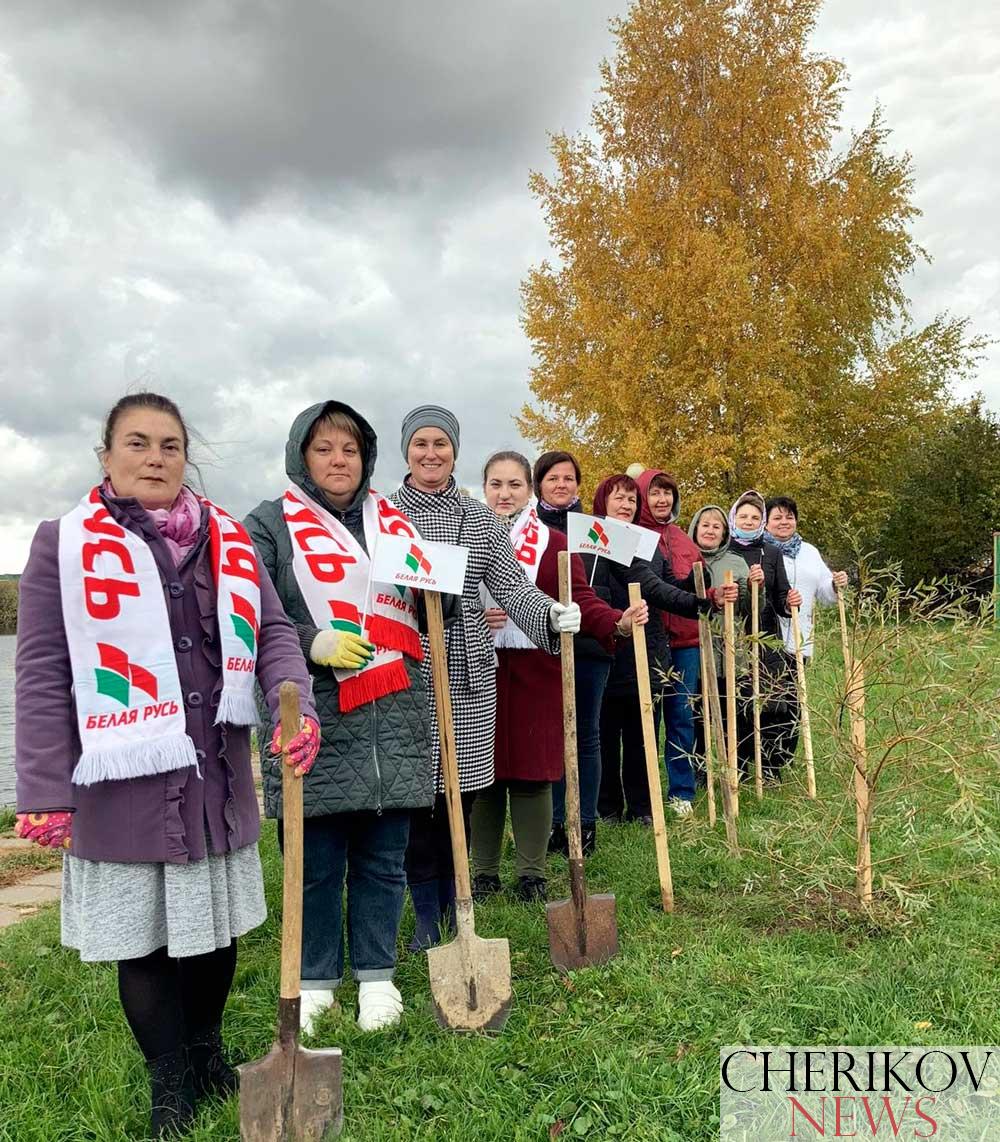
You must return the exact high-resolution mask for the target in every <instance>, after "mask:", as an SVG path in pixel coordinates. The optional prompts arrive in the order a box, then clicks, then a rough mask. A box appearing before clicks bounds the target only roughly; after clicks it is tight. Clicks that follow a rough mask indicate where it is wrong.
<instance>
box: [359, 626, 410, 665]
mask: <svg viewBox="0 0 1000 1142" xmlns="http://www.w3.org/2000/svg"><path fill="white" fill-rule="evenodd" d="M365 632H366V634H367V635H368V638H369V641H371V642H373V643H375V645H376V646H380V647H382V648H384V649H385V650H398V651H400V653H402V654H407V655H409V656H410V658H415V659H416V660H417V662H422V661H423V657H424V649H423V647H422V646H421V645H420V635H419V634H418V633H417V631H415V630H414V629H413V627H409V626H407V625H406V624H405V623H398V622H396V621H395V620H394V619H390V618H387V617H386V616H385V615H369V616H368V617H367V619H366V620H365Z"/></svg>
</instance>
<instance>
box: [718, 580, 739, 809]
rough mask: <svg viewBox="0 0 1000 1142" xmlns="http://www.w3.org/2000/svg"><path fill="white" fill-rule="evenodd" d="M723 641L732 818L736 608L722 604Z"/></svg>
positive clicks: (735, 779)
mask: <svg viewBox="0 0 1000 1142" xmlns="http://www.w3.org/2000/svg"><path fill="white" fill-rule="evenodd" d="M722 581H723V583H724V584H725V585H726V586H727V587H728V586H730V584H731V583H732V581H733V573H732V571H726V572H724V573H723V577H722ZM722 614H723V639H724V642H725V651H726V776H727V780H728V781H729V795H730V797H731V798H732V802H733V816H734V817H738V816H739V815H740V771H739V761H738V760H737V756H736V608H735V607H734V605H733V604H732V603H728V602H727V603H724V604H723V611H722Z"/></svg>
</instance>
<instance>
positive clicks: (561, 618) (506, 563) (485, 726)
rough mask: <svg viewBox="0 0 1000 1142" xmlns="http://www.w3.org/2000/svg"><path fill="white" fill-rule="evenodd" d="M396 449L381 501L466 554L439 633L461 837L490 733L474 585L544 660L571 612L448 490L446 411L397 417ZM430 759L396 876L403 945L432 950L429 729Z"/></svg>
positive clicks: (441, 846)
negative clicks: (410, 911)
mask: <svg viewBox="0 0 1000 1142" xmlns="http://www.w3.org/2000/svg"><path fill="white" fill-rule="evenodd" d="M401 446H402V451H403V458H404V459H405V460H406V463H407V467H408V468H409V473H408V475H407V476H406V479H405V480H404V481H403V484H402V486H401V487H400V488H399V490H398V491H397V492H396V493H395V494H394V495H392V496H391V497H390V499H391V500H392V501H393V503H395V504H396V506H397V507H399V508H400V509H401V510H402V511H404V512H405V513H406V515H407V516H408V518H409V519H410V520H411V521H412V522H413V524H414V526H415V527H416V528H417V530H418V531H419V532H420V534H421V535H422V536H423V537H424V538H425V539H429V540H431V541H432V542H438V543H454V544H457V545H459V546H461V547H465V548H468V551H469V562H468V567H467V570H466V573H465V587H464V590H463V592H462V606H461V614H460V616H459V619H458V622H457V623H455V624H454V625H453V626H451V627H450V628H449V629H448V630H447V631H446V632H445V642H446V644H447V649H448V674H449V680H450V685H451V704H452V711H453V714H454V718H455V745H456V751H457V754H458V772H459V779H460V784H461V790H462V808H463V811H464V813H465V816H466V830H468V817H469V812H470V810H471V807H472V801H473V799H474V797H475V794H476V792H477V791H478V790H480V789H485V788H486V787H487V786H489V785H492V784H493V745H494V736H495V729H496V656H495V654H494V651H493V641H492V639H491V637H490V632H489V628H488V626H487V624H486V616H485V613H484V611H483V604H482V600H481V597H480V593H479V586H480V584H481V583H482V584H483V585H485V587H486V590H487V591H488V592H489V593H490V595H491V596H492V597H493V598H494V599H495V600H496V605H497V606H499V607H502V608H503V609H504V611H506V613H507V614H508V615H509V616H510V618H511V619H512V620H513V622H514V623H515V624H516V625H517V626H518V627H520V628H521V630H522V631H524V633H525V634H526V635H527V636H528V638H529V639H531V641H532V642H533V643H534V644H535V645H536V646H538V647H540V648H541V649H542V650H547V651H548V652H549V653H550V654H556V653H558V651H559V634H560V633H561V632H562V631H569V632H573V633H575V632H576V631H578V630H579V629H580V608H579V607H578V606H577V605H576V604H575V603H572V604H570V606H569V607H563V606H561V605H560V604H559V603H557V602H554V601H553V600H552V599H551V598H550V597H549V596H548V595H546V594H544V593H543V592H542V591H539V590H538V589H537V588H536V587H535V586H534V585H533V584H532V583H530V582H529V580H528V578H527V576H526V575H525V574H524V572H523V571H522V569H521V567H520V566H519V564H518V562H517V560H516V559H515V557H514V551H513V548H512V547H511V543H510V539H509V537H508V535H507V532H506V531H505V530H504V528H503V525H502V524H501V523H500V521H499V520H498V519H497V517H496V516H495V515H494V514H493V512H491V511H490V510H489V508H487V507H486V505H485V504H482V503H480V502H479V501H478V500H474V499H472V498H471V497H470V496H467V495H464V494H463V493H462V492H460V491H459V490H458V486H457V485H456V483H455V478H454V476H453V474H452V473H453V471H454V468H455V459H456V457H457V456H458V447H459V425H458V420H457V418H456V417H455V415H454V413H452V412H450V411H449V410H448V409H445V408H441V407H440V406H439V405H421V406H420V407H419V408H415V409H414V410H413V411H412V412H410V413H408V414H407V415H406V416H405V417H404V419H403V431H402V440H401ZM421 639H422V641H423V643H424V660H423V663H422V669H423V670H424V671H425V672H426V675H427V689H428V693H429V695H430V700H431V708H432V714H433V707H434V693H433V687H432V686H431V682H430V650H429V647H428V645H427V638H426V636H421ZM435 724H436V723H435ZM434 762H435V767H436V772H437V777H436V789H437V796H436V798H435V802H434V805H433V806H432V807H431V808H430V809H426V810H415V811H414V812H413V814H412V816H411V819H410V843H409V848H408V849H407V854H406V864H407V868H406V874H407V881H408V883H409V886H410V893H411V895H412V897H413V908H414V912H415V913H416V917H417V927H416V933H415V935H414V940H413V943H412V944H411V947H412V948H418V947H429V946H431V945H432V944H435V943H437V942H438V940H439V939H440V936H441V932H440V929H441V922H442V919H444V921H445V923H447V924H451V923H452V920H453V915H454V899H455V880H454V869H453V867H452V859H451V841H450V836H449V832H448V815H447V811H446V806H445V800H444V795H443V792H442V790H443V785H442V783H441V766H440V747H439V743H438V741H437V735H436V732H435V741H434Z"/></svg>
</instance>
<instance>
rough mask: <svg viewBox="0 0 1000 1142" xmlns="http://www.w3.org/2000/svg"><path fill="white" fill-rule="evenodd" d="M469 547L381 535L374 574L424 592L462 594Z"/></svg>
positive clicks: (379, 579) (373, 575) (383, 580)
mask: <svg viewBox="0 0 1000 1142" xmlns="http://www.w3.org/2000/svg"><path fill="white" fill-rule="evenodd" d="M468 562H469V549H468V548H467V547H459V546H458V545H457V544H454V543H432V542H431V541H430V540H427V539H420V538H417V539H411V538H410V537H409V536H403V535H380V536H379V538H378V545H377V547H376V548H375V559H374V569H373V571H372V577H373V579H374V580H375V582H376V583H385V584H400V585H403V586H408V587H413V588H416V589H418V590H422V591H442V592H444V593H445V594H448V595H461V594H462V591H463V590H464V589H465V569H466V565H467V564H468Z"/></svg>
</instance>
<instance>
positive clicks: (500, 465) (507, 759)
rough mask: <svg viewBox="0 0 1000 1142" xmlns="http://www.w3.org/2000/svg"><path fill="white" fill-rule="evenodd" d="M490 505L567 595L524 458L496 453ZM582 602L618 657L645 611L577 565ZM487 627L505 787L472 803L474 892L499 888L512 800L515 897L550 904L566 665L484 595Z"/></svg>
mask: <svg viewBox="0 0 1000 1142" xmlns="http://www.w3.org/2000/svg"><path fill="white" fill-rule="evenodd" d="M483 491H484V492H485V494H486V503H487V505H488V506H489V507H490V508H491V509H492V510H493V511H494V512H495V513H496V515H497V516H498V517H499V518H500V519H501V520H502V521H503V522H504V524H505V525H506V526H507V527H508V528H509V531H510V543H511V545H512V546H513V549H514V555H515V557H516V558H517V561H518V563H519V564H520V565H521V566H522V567H523V568H524V572H525V574H526V575H527V576H528V578H529V579H530V580H532V582H534V583H535V585H536V586H537V587H539V588H540V589H541V590H542V591H545V592H546V594H549V595H557V594H558V593H559V562H558V555H559V552H560V551H565V550H566V537H565V536H564V535H562V533H561V532H558V531H554V530H553V529H552V528H550V527H548V526H547V525H546V524H544V523H542V521H541V520H540V519H539V517H538V512H537V511H536V506H535V503H534V502H533V501H532V498H531V465H530V464H529V463H528V461H527V460H526V459H525V457H524V456H522V455H521V454H520V453H518V452H497V453H495V454H494V455H493V456H491V457H490V458H489V460H487V461H486V467H485V468H484V470H483ZM572 569H573V598H574V599H575V600H576V602H577V603H578V604H579V605H580V610H581V632H582V633H583V634H585V635H587V636H589V637H590V638H593V639H596V640H597V641H598V642H600V643H601V645H603V646H605V647H607V649H608V650H610V651H612V652H613V651H614V647H615V634H616V633H617V634H618V635H619V636H627V635H629V634H631V630H632V623H633V621H634V622H637V623H642V622H644V616H643V614H642V611H643V610H644V607H643V608H641V609H640V610H639V611H638V612H637V611H635V610H633V609H629V608H628V607H626V608H625V609H624V611H622V610H615V609H613V608H611V607H609V606H608V605H607V603H605V602H603V600H601V599H600V598H598V596H597V595H596V594H595V593H594V591H593V589H592V588H591V587H590V586H588V584H587V577H586V573H585V572H584V568H583V563H582V561H581V560H580V559H573V560H572ZM481 594H482V597H483V605H484V606H485V608H486V622H487V624H488V626H489V628H490V631H491V632H492V636H493V642H494V645H495V647H496V652H497V733H496V751H495V756H494V763H495V769H496V780H495V781H494V783H493V784H492V785H491V786H489V787H488V788H487V789H484V790H482V792H480V794H479V795H478V796H477V797H476V800H475V802H474V803H473V806H472V854H473V858H474V861H475V867H476V878H475V882H474V885H473V891H474V894H475V895H476V897H477V898H478V899H482V898H483V897H486V896H490V895H493V894H494V893H496V892H499V891H500V876H499V873H500V851H501V847H502V844H503V827H504V822H505V821H506V818H507V797H508V795H509V796H510V817H511V823H512V825H513V828H514V848H515V853H516V857H515V871H516V874H517V877H518V881H517V888H516V890H515V891H516V893H517V896H518V897H519V898H520V899H521V900H525V901H529V900H545V898H546V892H545V850H546V845H547V843H548V839H549V833H550V831H551V829H552V782H553V781H557V780H558V779H559V778H561V777H562V775H563V724H562V679H561V671H560V660H559V659H558V658H555V657H553V656H552V655H550V654H546V653H545V651H542V650H538V649H537V648H536V647H535V646H534V645H533V644H532V643H531V641H530V640H529V639H528V638H527V637H526V636H525V635H524V633H523V632H522V631H520V630H519V629H518V628H517V627H516V626H514V624H513V623H511V622H510V620H509V619H508V617H507V614H506V612H505V611H503V610H502V609H501V608H499V607H496V606H494V601H493V599H492V598H491V597H490V595H489V592H487V591H486V589H485V587H483V588H481Z"/></svg>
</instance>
